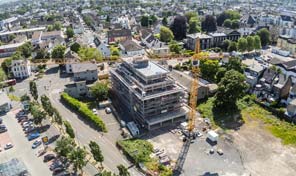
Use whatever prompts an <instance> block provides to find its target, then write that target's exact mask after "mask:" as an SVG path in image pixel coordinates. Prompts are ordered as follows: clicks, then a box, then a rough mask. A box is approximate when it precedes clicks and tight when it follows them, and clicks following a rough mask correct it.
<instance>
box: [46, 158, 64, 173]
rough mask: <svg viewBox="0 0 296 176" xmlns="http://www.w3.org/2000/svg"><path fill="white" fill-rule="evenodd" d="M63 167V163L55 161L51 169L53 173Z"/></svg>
mask: <svg viewBox="0 0 296 176" xmlns="http://www.w3.org/2000/svg"><path fill="white" fill-rule="evenodd" d="M59 167H63V163H62V162H61V161H60V160H55V161H54V162H53V163H52V164H51V165H50V166H49V169H50V170H51V171H53V170H55V169H56V168H59Z"/></svg>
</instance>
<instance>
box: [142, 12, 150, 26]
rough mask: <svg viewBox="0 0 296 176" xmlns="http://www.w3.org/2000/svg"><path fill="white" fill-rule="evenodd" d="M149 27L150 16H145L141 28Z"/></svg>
mask: <svg viewBox="0 0 296 176" xmlns="http://www.w3.org/2000/svg"><path fill="white" fill-rule="evenodd" d="M148 25H149V16H148V15H143V16H142V17H141V26H145V27H147V26H148Z"/></svg>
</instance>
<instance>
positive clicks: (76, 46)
mask: <svg viewBox="0 0 296 176" xmlns="http://www.w3.org/2000/svg"><path fill="white" fill-rule="evenodd" d="M80 47H81V46H80V45H79V43H76V42H75V43H73V44H72V45H71V46H70V49H71V51H74V52H75V53H78V51H79V49H80Z"/></svg>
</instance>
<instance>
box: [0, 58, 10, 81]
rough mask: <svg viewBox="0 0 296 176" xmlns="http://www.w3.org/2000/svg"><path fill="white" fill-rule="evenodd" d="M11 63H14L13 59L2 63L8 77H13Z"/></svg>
mask: <svg viewBox="0 0 296 176" xmlns="http://www.w3.org/2000/svg"><path fill="white" fill-rule="evenodd" d="M11 61H12V58H7V59H5V60H4V61H3V62H2V63H1V68H2V69H3V71H4V72H5V74H6V76H7V77H10V75H11V72H10V66H11Z"/></svg>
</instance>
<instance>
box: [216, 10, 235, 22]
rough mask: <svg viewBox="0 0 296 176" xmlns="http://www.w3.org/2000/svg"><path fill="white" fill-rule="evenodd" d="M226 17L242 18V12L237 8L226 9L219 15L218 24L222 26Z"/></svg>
mask: <svg viewBox="0 0 296 176" xmlns="http://www.w3.org/2000/svg"><path fill="white" fill-rule="evenodd" d="M226 19H230V20H235V19H240V14H239V12H238V11H235V10H226V11H224V12H223V13H221V14H219V15H218V16H217V25H218V26H222V24H223V23H224V21H225V20H226Z"/></svg>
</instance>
